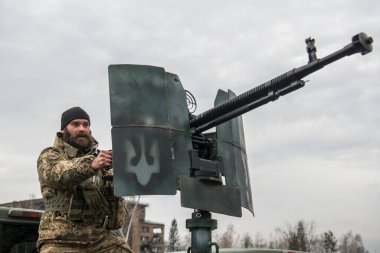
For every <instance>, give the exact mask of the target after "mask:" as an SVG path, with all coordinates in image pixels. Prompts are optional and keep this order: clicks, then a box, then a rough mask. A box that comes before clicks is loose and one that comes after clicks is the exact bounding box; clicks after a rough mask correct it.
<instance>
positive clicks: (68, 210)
mask: <svg viewBox="0 0 380 253" xmlns="http://www.w3.org/2000/svg"><path fill="white" fill-rule="evenodd" d="M61 137H62V134H61V133H57V137H56V139H55V142H54V145H53V146H52V147H48V148H46V149H44V150H43V151H42V152H41V154H40V156H39V158H38V161H37V170H38V176H39V181H40V185H41V193H42V196H43V197H44V199H45V201H46V210H45V213H44V214H43V215H42V217H41V222H40V227H39V238H38V241H37V246H38V248H40V247H41V246H43V245H46V247H43V249H42V250H43V251H42V252H66V251H63V248H64V247H67V248H73V249H74V248H77V251H76V250H72V251H67V252H103V251H106V252H111V251H110V250H109V249H110V248H112V247H116V248H117V247H119V246H120V245H123V244H126V242H125V241H124V240H123V239H121V238H116V239H115V238H114V237H115V236H114V235H113V234H112V233H111V232H110V229H116V228H117V227H118V226H119V225H121V220H123V219H124V217H125V214H126V211H125V206H124V202H123V199H122V198H118V197H115V196H114V195H113V190H112V189H111V188H109V187H108V188H107V187H106V186H107V185H106V183H104V182H102V181H103V180H102V179H101V176H102V175H103V174H112V169H109V170H107V171H105V170H104V171H98V172H94V171H93V170H92V169H91V167H90V165H91V163H92V161H93V160H94V159H95V154H96V151H97V142H96V141H95V140H94V145H93V147H92V148H91V149H90V150H89V151H87V152H86V153H83V152H82V151H81V150H78V149H76V148H74V147H72V146H71V145H69V144H67V143H66V142H64V141H63V140H62V139H61ZM89 184H94V185H96V187H97V189H94V190H96V192H99V193H100V194H103V195H104V197H105V198H106V199H107V201H108V202H109V203H110V209H111V210H110V217H111V220H112V219H113V220H116V225H115V222H113V224H114V225H112V224H109V225H111V227H107V226H106V224H104V220H105V217H104V219H99V217H96V218H94V216H93V215H91V214H92V213H91V210H90V209H89V206H88V205H87V204H86V201H85V199H83V198H84V197H83V196H84V195H82V196H80V194H79V193H80V192H81V191H80V190H78V189H82V187H83V186H87V185H89ZM107 184H109V182H108V183H107ZM101 186H102V187H101ZM103 186H104V187H103ZM108 186H110V187H112V185H108ZM87 188H88V187H87ZM105 189H108V190H107V191H105ZM110 189H111V190H110ZM102 197H103V196H102ZM81 198H82V199H81ZM54 202H56V203H55V204H54ZM52 203H53V204H52ZM115 203H117V204H115ZM80 204H82V206H81V205H80ZM112 207H118V208H119V210H118V209H116V208H112ZM112 209H114V210H112ZM112 211H113V215H112V213H111V212H112ZM115 212H116V216H117V214H119V215H120V216H122V217H115ZM101 242H103V243H101ZM57 245H58V246H59V247H60V249H61V248H62V251H61V250H60V249H59V250H55V251H54V250H53V251H52V248H54V247H56V246H57ZM66 245H67V246H66ZM58 246H57V247H58ZM123 247H124V248H126V249H127V246H123ZM92 248H93V249H94V251H92V250H90V249H92ZM112 252H113V251H112ZM114 252H129V251H121V249H120V250H119V251H114Z"/></svg>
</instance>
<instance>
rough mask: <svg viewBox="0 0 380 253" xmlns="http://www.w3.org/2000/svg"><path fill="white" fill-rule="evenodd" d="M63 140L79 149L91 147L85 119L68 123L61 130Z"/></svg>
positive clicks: (87, 124) (89, 133) (88, 123)
mask: <svg viewBox="0 0 380 253" xmlns="http://www.w3.org/2000/svg"><path fill="white" fill-rule="evenodd" d="M63 140H64V141H65V142H67V143H69V144H70V145H72V146H74V147H76V148H79V149H86V148H89V147H91V145H92V137H91V129H90V122H89V121H88V120H86V119H74V120H72V121H70V123H69V124H67V126H66V128H65V129H64V130H63Z"/></svg>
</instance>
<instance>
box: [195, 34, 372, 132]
mask: <svg viewBox="0 0 380 253" xmlns="http://www.w3.org/2000/svg"><path fill="white" fill-rule="evenodd" d="M305 42H306V44H307V52H308V56H309V63H308V64H306V65H304V66H301V67H299V68H295V69H292V70H290V71H288V72H286V73H284V74H282V75H280V76H278V77H276V78H273V79H272V80H270V81H267V82H265V83H263V84H261V85H259V86H257V87H255V88H253V89H251V90H249V91H247V92H245V93H243V94H241V95H239V96H237V97H235V98H233V99H231V100H229V101H227V102H225V103H223V104H220V105H219V106H216V107H214V108H212V109H210V110H207V111H205V112H203V113H201V114H199V115H197V116H193V117H192V118H191V119H190V128H191V131H192V132H193V133H201V132H203V131H206V130H208V129H211V128H213V127H215V126H217V125H220V124H222V123H224V122H226V121H228V120H230V119H233V118H235V117H237V116H239V115H242V114H244V113H246V112H248V111H250V110H253V109H255V108H257V107H259V106H262V105H264V104H266V103H268V102H271V101H274V100H276V99H278V98H279V97H280V96H283V95H286V94H288V93H290V92H293V91H295V90H297V89H299V88H302V87H303V86H304V85H305V82H304V81H303V80H301V78H304V77H306V76H307V75H309V74H311V73H313V72H315V71H317V70H319V69H321V68H323V67H324V66H326V65H328V64H330V63H332V62H335V61H337V60H339V59H341V58H343V57H345V56H349V55H352V54H355V53H361V54H362V55H364V54H367V53H369V52H371V51H372V45H371V44H372V42H373V39H372V38H371V37H369V36H367V35H366V34H365V33H359V34H357V35H355V36H353V37H352V42H351V43H350V44H348V45H347V46H345V47H344V48H342V49H341V50H338V51H336V52H334V53H332V54H330V55H328V56H326V57H324V58H322V59H318V58H317V55H316V51H317V50H316V47H315V46H314V39H311V38H308V39H306V40H305Z"/></svg>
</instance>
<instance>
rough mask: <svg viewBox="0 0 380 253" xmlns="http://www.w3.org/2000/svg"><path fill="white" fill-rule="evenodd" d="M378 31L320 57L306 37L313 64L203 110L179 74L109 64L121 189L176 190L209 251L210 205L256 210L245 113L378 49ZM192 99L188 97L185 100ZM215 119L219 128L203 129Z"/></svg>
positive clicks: (195, 248) (196, 238) (196, 248)
mask: <svg viewBox="0 0 380 253" xmlns="http://www.w3.org/2000/svg"><path fill="white" fill-rule="evenodd" d="M372 42H373V40H372V38H371V37H368V36H367V35H366V34H365V33H359V34H357V35H355V36H353V38H352V42H351V43H350V44H348V45H347V46H345V47H344V48H342V49H341V50H338V51H336V52H334V53H332V54H330V55H328V56H326V57H324V58H321V59H318V58H317V55H316V51H317V50H316V47H315V45H314V39H311V38H308V39H306V45H307V52H308V58H309V62H308V64H306V65H304V66H301V67H299V68H295V69H292V70H290V71H288V72H286V73H284V74H282V75H280V76H278V77H276V78H273V79H272V80H270V81H268V82H265V83H263V84H261V85H259V86H257V87H255V88H253V89H251V90H249V91H247V92H245V93H243V94H241V95H239V96H236V95H235V94H234V93H233V92H232V91H228V92H226V91H222V90H219V91H218V94H217V96H216V99H215V107H214V108H212V109H210V110H208V111H206V112H203V113H201V114H199V115H193V114H192V113H190V112H189V110H188V104H190V105H191V104H194V103H193V102H194V99H193V97H192V95H191V94H190V93H188V92H186V91H185V90H184V89H183V87H182V84H181V82H180V80H179V77H178V76H177V75H175V74H172V73H168V72H165V69H163V68H160V67H153V66H142V65H110V66H109V83H110V98H111V123H112V126H113V128H112V149H113V166H114V173H115V176H114V177H115V178H114V185H115V194H116V195H119V196H130V195H153V194H161V195H170V194H176V191H177V190H179V191H180V192H181V205H182V206H183V207H188V208H193V209H195V211H194V213H193V215H192V219H189V220H187V221H186V227H187V228H188V229H190V231H191V232H192V246H191V251H192V252H195V253H198V252H211V246H212V245H215V247H217V248H218V246H217V245H216V244H215V243H212V242H211V230H213V229H216V227H217V223H216V220H213V219H211V213H210V212H216V213H221V214H226V215H231V216H238V217H239V216H241V206H243V207H245V208H247V209H248V210H249V211H251V212H252V213H253V205H252V195H251V186H250V181H249V171H248V165H247V155H246V151H245V140H244V131H243V124H242V118H241V115H242V114H243V113H246V112H248V111H250V110H252V109H255V108H257V107H259V106H262V105H264V104H266V103H268V102H270V101H274V100H276V99H278V98H279V97H280V96H283V95H286V94H288V93H290V92H293V91H295V90H297V89H299V88H301V87H303V86H304V85H305V82H304V81H303V80H302V78H304V77H306V76H307V75H309V74H311V73H313V72H315V71H318V70H319V69H321V68H323V67H324V66H326V65H328V64H330V63H332V62H335V61H337V60H339V59H341V58H343V57H345V56H349V55H352V54H355V53H361V54H363V55H364V54H367V53H369V52H371V51H372ZM186 101H187V102H186ZM213 127H216V131H215V132H207V133H206V132H205V131H207V130H210V129H211V128H213Z"/></svg>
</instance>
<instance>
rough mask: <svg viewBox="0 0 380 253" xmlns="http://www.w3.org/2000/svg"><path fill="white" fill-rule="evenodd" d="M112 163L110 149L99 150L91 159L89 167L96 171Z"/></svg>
mask: <svg viewBox="0 0 380 253" xmlns="http://www.w3.org/2000/svg"><path fill="white" fill-rule="evenodd" d="M111 165H112V151H108V150H100V152H99V154H98V156H97V157H96V158H95V159H94V161H92V163H91V169H93V170H95V171H97V170H100V169H103V168H107V167H110V166H111Z"/></svg>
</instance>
